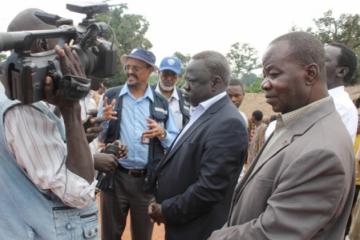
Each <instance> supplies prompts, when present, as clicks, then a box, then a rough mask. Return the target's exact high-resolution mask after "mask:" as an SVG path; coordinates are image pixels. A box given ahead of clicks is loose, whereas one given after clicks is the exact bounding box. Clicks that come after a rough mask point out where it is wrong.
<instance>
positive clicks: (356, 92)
mask: <svg viewBox="0 0 360 240" xmlns="http://www.w3.org/2000/svg"><path fill="white" fill-rule="evenodd" d="M346 91H347V92H348V93H349V94H350V96H351V99H353V100H354V99H356V98H359V97H360V85H357V86H352V87H346ZM240 110H241V111H243V112H244V113H245V114H246V116H247V117H248V119H250V118H251V114H252V112H253V111H255V110H260V111H262V112H263V114H264V119H267V118H269V117H270V116H271V115H272V114H275V113H274V112H273V111H272V109H271V106H270V105H269V104H267V103H266V102H265V95H264V93H246V94H245V98H244V100H243V102H242V104H241V106H240Z"/></svg>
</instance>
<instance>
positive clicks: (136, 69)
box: [124, 65, 147, 73]
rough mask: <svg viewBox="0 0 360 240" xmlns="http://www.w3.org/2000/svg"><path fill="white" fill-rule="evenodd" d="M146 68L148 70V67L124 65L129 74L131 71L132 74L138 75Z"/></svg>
mask: <svg viewBox="0 0 360 240" xmlns="http://www.w3.org/2000/svg"><path fill="white" fill-rule="evenodd" d="M144 68H147V66H137V65H124V71H125V72H128V71H129V70H130V69H131V71H132V72H134V73H137V72H140V71H141V70H143V69H144Z"/></svg>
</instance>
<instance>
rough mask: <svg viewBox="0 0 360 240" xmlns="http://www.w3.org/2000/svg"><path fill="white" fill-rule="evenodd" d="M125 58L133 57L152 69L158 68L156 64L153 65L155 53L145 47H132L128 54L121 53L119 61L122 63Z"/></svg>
mask: <svg viewBox="0 0 360 240" xmlns="http://www.w3.org/2000/svg"><path fill="white" fill-rule="evenodd" d="M127 58H134V59H137V60H140V61H143V62H145V63H147V64H149V65H151V66H152V67H153V68H154V69H158V68H157V66H156V65H155V62H156V57H155V55H154V54H153V53H152V52H150V51H148V50H145V49H142V48H134V49H133V50H132V51H131V52H130V54H128V55H126V54H124V55H122V56H121V58H120V60H121V62H122V63H123V64H124V63H125V61H126V59H127Z"/></svg>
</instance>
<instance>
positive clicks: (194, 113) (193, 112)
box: [174, 92, 226, 146]
mask: <svg viewBox="0 0 360 240" xmlns="http://www.w3.org/2000/svg"><path fill="white" fill-rule="evenodd" d="M225 96H226V92H222V93H219V94H217V95H215V96H213V97H212V98H209V99H208V100H205V101H203V102H201V103H199V105H197V106H196V107H193V106H190V120H189V122H188V123H187V124H186V125H185V127H184V129H183V130H182V131H181V133H180V134H179V137H177V139H176V141H175V143H174V146H175V144H176V142H177V141H178V140H179V139H180V138H181V136H182V135H184V133H185V132H186V131H187V130H188V129H189V128H190V127H191V125H193V124H194V122H195V121H196V120H198V119H199V118H200V117H201V115H203V114H204V112H205V111H206V110H208V109H209V108H210V107H211V106H212V105H214V104H215V103H216V102H217V101H219V100H220V99H221V98H223V97H225Z"/></svg>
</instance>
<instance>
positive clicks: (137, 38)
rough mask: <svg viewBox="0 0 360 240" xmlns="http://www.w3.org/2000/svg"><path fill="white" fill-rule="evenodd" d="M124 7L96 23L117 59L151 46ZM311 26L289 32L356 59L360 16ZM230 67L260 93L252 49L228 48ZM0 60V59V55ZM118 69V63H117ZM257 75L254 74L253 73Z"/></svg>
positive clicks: (120, 77)
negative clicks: (107, 29)
mask: <svg viewBox="0 0 360 240" xmlns="http://www.w3.org/2000/svg"><path fill="white" fill-rule="evenodd" d="M126 10H127V5H126V4H121V5H119V6H117V7H115V8H113V9H111V11H110V12H108V13H106V14H102V15H99V16H98V17H97V18H98V20H101V21H105V22H107V23H109V24H110V26H111V27H112V28H113V30H114V34H115V36H116V44H117V46H118V49H119V51H118V54H119V59H120V56H121V55H123V54H126V53H129V52H130V51H131V50H132V49H133V48H135V47H142V48H145V49H150V48H151V47H152V43H151V42H150V41H149V40H148V39H147V38H146V37H145V34H146V32H147V30H148V28H149V22H148V21H147V20H146V19H145V18H144V17H143V16H141V15H136V14H127V13H126ZM313 21H314V24H315V27H314V28H311V27H308V28H306V29H301V28H300V27H297V26H293V27H292V28H291V29H290V30H289V31H298V30H302V31H308V32H311V33H312V34H314V35H316V36H317V37H318V38H319V39H320V40H321V41H322V42H323V43H330V42H340V43H343V44H345V45H347V46H349V47H350V48H352V49H353V50H354V51H355V52H356V53H357V56H360V15H358V14H355V15H351V14H342V15H341V16H340V17H339V18H337V19H336V18H335V17H334V16H333V13H332V11H331V10H329V11H327V12H325V13H324V14H323V16H322V17H320V18H317V19H313ZM174 55H175V56H177V57H178V58H180V60H181V61H182V63H183V66H184V69H185V67H186V66H187V64H188V62H189V61H190V58H191V56H190V55H189V54H183V53H181V52H178V51H176V49H174ZM226 57H227V58H228V60H229V63H230V64H231V68H232V76H233V77H234V78H239V79H241V81H242V82H243V83H244V84H245V85H246V91H247V92H261V88H260V84H261V81H262V76H261V75H256V74H255V73H254V70H258V69H259V68H260V67H261V66H260V60H259V56H258V53H257V51H256V49H254V48H253V47H252V46H251V45H250V44H249V43H241V42H236V43H234V44H232V45H231V46H230V50H229V52H228V53H227V54H226ZM0 58H1V56H0ZM119 66H120V62H119ZM255 72H258V71H255ZM157 78H158V77H157V76H155V75H154V76H152V77H151V79H150V82H151V83H156V82H157ZM359 78H360V68H358V74H357V75H356V77H355V78H354V80H353V82H352V83H351V84H356V83H357V82H358V79H359ZM125 81H126V76H125V74H124V73H123V71H122V68H121V67H119V70H118V72H117V74H116V76H115V77H113V78H112V79H109V80H107V81H106V85H107V86H108V87H110V86H115V85H119V84H123V83H124V82H125ZM183 83H184V80H183V79H180V81H179V82H178V85H179V86H182V85H183Z"/></svg>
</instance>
